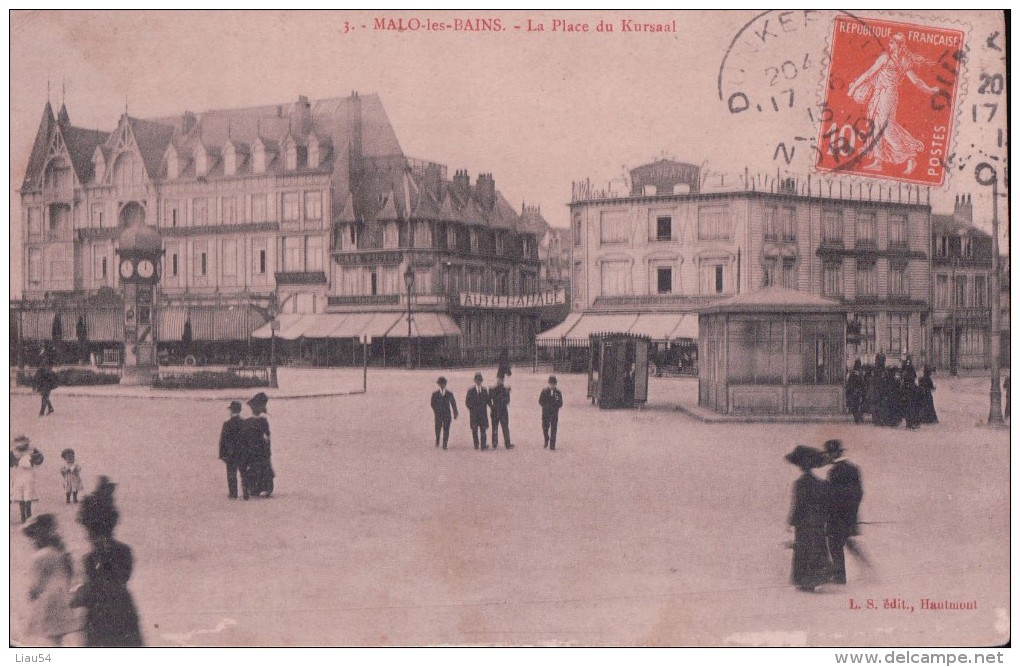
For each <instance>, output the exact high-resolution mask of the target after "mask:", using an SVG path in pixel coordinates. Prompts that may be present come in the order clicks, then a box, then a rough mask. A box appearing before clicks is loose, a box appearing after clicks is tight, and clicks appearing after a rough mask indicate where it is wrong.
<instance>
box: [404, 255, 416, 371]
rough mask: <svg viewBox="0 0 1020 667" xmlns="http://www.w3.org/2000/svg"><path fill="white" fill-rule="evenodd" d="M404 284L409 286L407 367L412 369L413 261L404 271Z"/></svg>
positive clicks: (408, 263)
mask: <svg viewBox="0 0 1020 667" xmlns="http://www.w3.org/2000/svg"><path fill="white" fill-rule="evenodd" d="M404 285H406V286H407V369H408V370H410V369H411V291H412V290H413V289H414V269H413V268H412V267H411V262H410V260H408V262H407V271H404Z"/></svg>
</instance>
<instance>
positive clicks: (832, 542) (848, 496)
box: [825, 440, 867, 584]
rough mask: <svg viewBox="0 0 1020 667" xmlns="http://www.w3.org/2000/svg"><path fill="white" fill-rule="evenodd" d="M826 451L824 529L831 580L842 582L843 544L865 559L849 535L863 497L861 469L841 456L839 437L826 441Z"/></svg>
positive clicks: (855, 532)
mask: <svg viewBox="0 0 1020 667" xmlns="http://www.w3.org/2000/svg"><path fill="white" fill-rule="evenodd" d="M825 455H826V458H827V459H828V461H829V462H831V463H832V467H831V468H830V469H829V512H828V519H827V521H826V531H825V532H826V537H827V538H828V543H829V555H830V556H831V557H832V565H833V569H834V575H833V582H834V583H837V584H845V583H846V558H845V556H844V553H843V548H844V547H848V548H849V549H850V552H851V553H852V554H854V555H855V556H857V557H858V558H860V559H861V560H862V561H864V562H865V563H866V562H867V560H866V559H865V558H864V554H863V553H861V552H860V550H859V549H858V548H857V547H856V545H854V543H853V541H852V540H851V539H850V538H851V537H853V536H854V535H858V534H859V532H858V530H857V510H858V508H860V505H861V499H862V498H864V487H863V486H862V485H861V471H860V469H859V468H858V467H857V466H855V465H854V464H853V463H850V462H849V461H847V460H846V459H845V458H843V443H842V442H841V441H840V440H828V441H826V443H825Z"/></svg>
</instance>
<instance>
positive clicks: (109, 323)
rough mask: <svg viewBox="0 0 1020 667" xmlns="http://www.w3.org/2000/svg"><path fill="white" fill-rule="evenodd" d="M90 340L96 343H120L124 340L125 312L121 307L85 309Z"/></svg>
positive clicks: (86, 326) (86, 329) (86, 327)
mask: <svg viewBox="0 0 1020 667" xmlns="http://www.w3.org/2000/svg"><path fill="white" fill-rule="evenodd" d="M85 331H86V333H87V334H88V340H89V341H90V342H96V343H119V342H121V341H122V340H124V312H123V310H121V309H120V308H117V309H112V308H106V309H103V310H95V309H89V310H87V311H85Z"/></svg>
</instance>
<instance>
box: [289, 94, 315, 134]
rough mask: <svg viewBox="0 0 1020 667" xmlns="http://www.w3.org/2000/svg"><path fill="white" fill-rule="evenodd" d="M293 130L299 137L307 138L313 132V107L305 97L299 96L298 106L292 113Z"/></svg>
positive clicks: (296, 105)
mask: <svg viewBox="0 0 1020 667" xmlns="http://www.w3.org/2000/svg"><path fill="white" fill-rule="evenodd" d="M290 121H291V129H292V130H293V131H294V133H295V134H297V135H298V136H299V137H307V136H308V133H309V132H311V131H312V105H311V103H310V102H309V101H308V98H307V97H305V96H304V95H300V96H298V99H297V104H295V105H294V110H293V111H291V113H290Z"/></svg>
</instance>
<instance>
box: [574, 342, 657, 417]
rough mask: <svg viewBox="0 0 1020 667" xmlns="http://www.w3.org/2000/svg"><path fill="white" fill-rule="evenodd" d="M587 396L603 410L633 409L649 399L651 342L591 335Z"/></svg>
mask: <svg viewBox="0 0 1020 667" xmlns="http://www.w3.org/2000/svg"><path fill="white" fill-rule="evenodd" d="M589 343H590V348H591V354H590V355H589V364H588V397H589V398H590V399H591V402H592V403H593V404H595V405H598V406H599V407H600V408H602V409H604V410H605V409H611V408H633V407H635V406H636V405H643V404H644V403H645V402H646V401H647V400H648V348H649V346H650V345H651V339H650V338H648V337H647V336H636V335H633V334H618V333H609V334H592V335H591V336H590V337H589Z"/></svg>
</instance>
